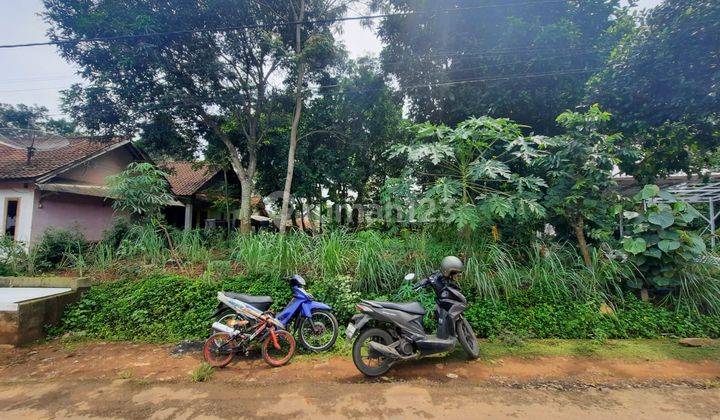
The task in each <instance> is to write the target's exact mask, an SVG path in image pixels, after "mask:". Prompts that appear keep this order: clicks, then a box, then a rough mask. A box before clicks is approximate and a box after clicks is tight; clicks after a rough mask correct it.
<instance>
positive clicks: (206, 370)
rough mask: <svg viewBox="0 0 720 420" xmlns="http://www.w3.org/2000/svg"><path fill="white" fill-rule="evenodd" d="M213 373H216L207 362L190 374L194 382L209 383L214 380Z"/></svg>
mask: <svg viewBox="0 0 720 420" xmlns="http://www.w3.org/2000/svg"><path fill="white" fill-rule="evenodd" d="M213 373H215V371H214V370H213V367H212V366H210V365H209V364H207V363H206V362H202V363H200V366H198V367H196V368H195V369H193V371H192V372H190V375H189V376H190V380H191V381H192V382H207V381H209V380H210V378H212V376H213Z"/></svg>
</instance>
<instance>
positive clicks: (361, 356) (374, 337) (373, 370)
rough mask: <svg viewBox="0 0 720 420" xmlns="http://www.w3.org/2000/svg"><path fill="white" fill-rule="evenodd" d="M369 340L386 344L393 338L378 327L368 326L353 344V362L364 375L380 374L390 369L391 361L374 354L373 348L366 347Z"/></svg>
mask: <svg viewBox="0 0 720 420" xmlns="http://www.w3.org/2000/svg"><path fill="white" fill-rule="evenodd" d="M371 341H375V342H377V343H380V344H384V345H386V346H387V345H389V344H391V343H392V342H393V339H392V337H391V336H390V334H389V333H388V332H387V331H385V330H381V329H380V328H369V329H367V330H365V331H363V332H362V333H360V335H359V336H358V338H357V339H355V343H354V344H353V351H352V358H353V363H355V367H356V368H358V370H359V371H360V372H362V374H363V375H365V376H380V375H382V374H384V373H385V372H387V371H388V370H390V365H391V364H392V361H391V360H388V359H386V358H384V357H382V356H381V355H379V354H374V352H373V350H372V349H370V348H369V347H368V344H369V343H370V342H371Z"/></svg>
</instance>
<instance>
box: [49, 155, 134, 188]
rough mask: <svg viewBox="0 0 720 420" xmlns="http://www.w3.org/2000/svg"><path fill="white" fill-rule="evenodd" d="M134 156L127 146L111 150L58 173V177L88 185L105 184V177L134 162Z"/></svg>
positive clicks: (115, 173)
mask: <svg viewBox="0 0 720 420" xmlns="http://www.w3.org/2000/svg"><path fill="white" fill-rule="evenodd" d="M134 161H135V158H134V157H133V155H132V154H131V153H130V152H129V151H128V149H127V148H125V147H122V148H120V149H115V150H112V151H110V152H108V153H106V154H104V155H102V156H100V157H97V158H95V159H93V160H91V161H89V162H87V163H84V164H83V165H81V166H78V167H77V168H73V169H71V170H69V171H67V172H63V173H61V174H58V176H57V178H59V179H70V180H73V181H79V182H82V183H84V184H90V185H105V184H107V177H109V176H112V175H117V174H119V173H120V172H122V171H124V170H125V168H127V166H128V165H129V164H130V163H131V162H134Z"/></svg>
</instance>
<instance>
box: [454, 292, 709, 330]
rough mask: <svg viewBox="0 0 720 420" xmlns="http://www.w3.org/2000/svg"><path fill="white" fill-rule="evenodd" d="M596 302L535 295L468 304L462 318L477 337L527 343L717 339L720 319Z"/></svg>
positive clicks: (634, 302)
mask: <svg viewBox="0 0 720 420" xmlns="http://www.w3.org/2000/svg"><path fill="white" fill-rule="evenodd" d="M599 309H600V303H599V302H597V301H593V300H591V301H582V300H570V301H568V300H561V299H556V298H553V297H551V296H547V295H544V294H543V293H541V292H538V291H536V290H530V291H528V292H527V293H523V294H518V295H515V296H513V297H511V298H510V299H508V300H507V301H491V300H488V299H483V300H478V301H476V302H472V303H471V304H470V307H469V308H468V309H467V311H466V312H465V315H466V317H467V318H468V321H470V324H471V325H472V326H473V329H474V330H475V332H476V333H477V334H478V335H479V336H481V337H497V336H500V335H502V334H508V333H509V332H511V333H513V334H517V335H520V336H523V337H531V338H566V339H573V338H599V339H608V338H659V337H665V336H672V337H696V336H697V337H713V338H717V337H720V318H718V317H717V316H707V315H697V314H687V313H684V312H676V311H672V310H669V309H666V308H662V307H658V306H654V305H653V304H651V303H645V302H642V301H640V300H638V299H637V298H636V297H634V296H632V295H628V296H627V297H626V298H625V300H624V301H623V303H622V304H619V305H618V306H617V307H616V308H615V311H614V313H612V314H606V313H603V312H601V311H600V310H599Z"/></svg>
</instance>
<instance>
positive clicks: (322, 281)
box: [308, 276, 360, 324]
mask: <svg viewBox="0 0 720 420" xmlns="http://www.w3.org/2000/svg"><path fill="white" fill-rule="evenodd" d="M352 283H353V281H352V279H351V278H350V277H349V276H339V277H319V278H318V279H315V280H312V281H310V284H309V287H308V289H309V291H310V292H311V293H312V294H313V296H315V298H316V299H317V300H319V301H320V302H324V303H326V304H328V305H330V307H332V308H333V313H334V314H335V317H336V318H337V319H338V322H340V323H341V324H342V323H346V322H348V321H349V320H350V317H352V316H353V314H355V312H356V311H355V305H356V304H357V303H358V302H359V301H360V293H359V292H356V291H353V289H352Z"/></svg>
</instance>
